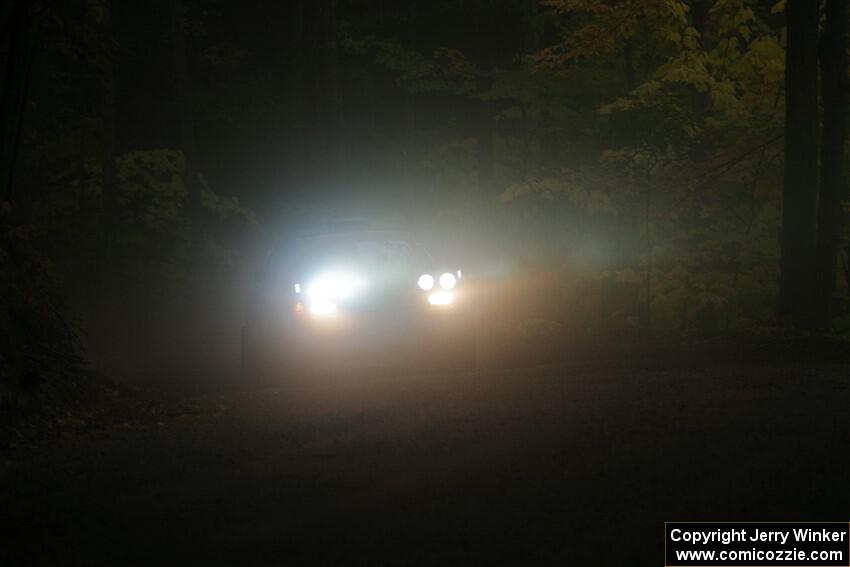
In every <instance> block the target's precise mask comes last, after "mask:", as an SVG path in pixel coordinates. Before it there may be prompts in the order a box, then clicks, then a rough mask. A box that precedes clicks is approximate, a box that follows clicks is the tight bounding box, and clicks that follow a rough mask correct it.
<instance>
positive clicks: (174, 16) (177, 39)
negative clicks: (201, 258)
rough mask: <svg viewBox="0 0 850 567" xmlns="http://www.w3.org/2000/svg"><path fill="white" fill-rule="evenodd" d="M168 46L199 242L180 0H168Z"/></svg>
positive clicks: (197, 194) (192, 224)
mask: <svg viewBox="0 0 850 567" xmlns="http://www.w3.org/2000/svg"><path fill="white" fill-rule="evenodd" d="M171 47H172V52H173V57H174V87H175V97H176V101H177V110H178V114H179V117H178V118H179V120H180V138H181V141H182V145H183V179H184V180H185V183H186V208H187V212H188V217H189V228H190V234H191V244H192V246H197V245H199V244H200V243H201V238H202V236H203V230H202V227H201V194H200V193H201V192H200V183H199V179H198V171H197V169H196V167H197V165H196V160H195V155H196V154H195V123H194V120H193V118H192V110H191V105H190V104H189V95H188V86H187V85H188V64H187V62H186V40H185V32H184V28H183V2H182V0H171Z"/></svg>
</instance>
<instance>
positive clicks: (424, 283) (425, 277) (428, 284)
mask: <svg viewBox="0 0 850 567" xmlns="http://www.w3.org/2000/svg"><path fill="white" fill-rule="evenodd" d="M416 285H418V286H419V289H421V290H422V291H428V290H430V289H431V288H433V287H434V277H433V276H432V275H431V274H422V275H421V276H419V279H418V280H417V281H416Z"/></svg>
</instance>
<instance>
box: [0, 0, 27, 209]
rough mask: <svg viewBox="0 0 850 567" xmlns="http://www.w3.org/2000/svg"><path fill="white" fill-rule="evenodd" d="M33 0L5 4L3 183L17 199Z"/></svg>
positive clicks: (8, 197) (0, 107)
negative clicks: (16, 184)
mask: <svg viewBox="0 0 850 567" xmlns="http://www.w3.org/2000/svg"><path fill="white" fill-rule="evenodd" d="M30 7H31V2H29V1H27V0H21V1H18V2H15V3H13V4H11V5H10V6H7V7H6V8H4V13H3V18H4V21H3V22H2V35H0V50H2V52H3V53H5V57H3V59H2V67H0V69H1V70H2V83H0V183H2V184H3V192H2V195H3V199H4V200H5V201H7V202H9V203H11V202H12V200H13V196H14V195H13V193H14V192H13V184H14V179H15V165H16V162H17V153H18V146H19V143H20V137H21V128H22V126H23V115H24V111H25V108H26V100H27V96H28V92H27V91H28V90H29V80H30V70H31V65H32V38H31V37H30V36H31V33H32V26H31V22H30V17H31V12H30Z"/></svg>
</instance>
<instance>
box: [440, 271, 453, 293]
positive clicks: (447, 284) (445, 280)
mask: <svg viewBox="0 0 850 567" xmlns="http://www.w3.org/2000/svg"><path fill="white" fill-rule="evenodd" d="M456 284H457V278H456V277H455V276H454V274H451V273H449V272H446V273H445V274H443V275H442V276H440V287H441V288H443V289H452V288H454V286H455V285H456Z"/></svg>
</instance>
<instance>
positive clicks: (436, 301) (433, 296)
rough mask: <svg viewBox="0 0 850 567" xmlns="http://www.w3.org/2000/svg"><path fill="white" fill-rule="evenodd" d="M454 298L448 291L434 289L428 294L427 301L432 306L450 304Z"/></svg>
mask: <svg viewBox="0 0 850 567" xmlns="http://www.w3.org/2000/svg"><path fill="white" fill-rule="evenodd" d="M454 300H455V294H453V293H452V292H450V291H435V292H434V293H429V294H428V303H429V304H431V305H434V306H443V305H451V304H452V303H453V302H454Z"/></svg>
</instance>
